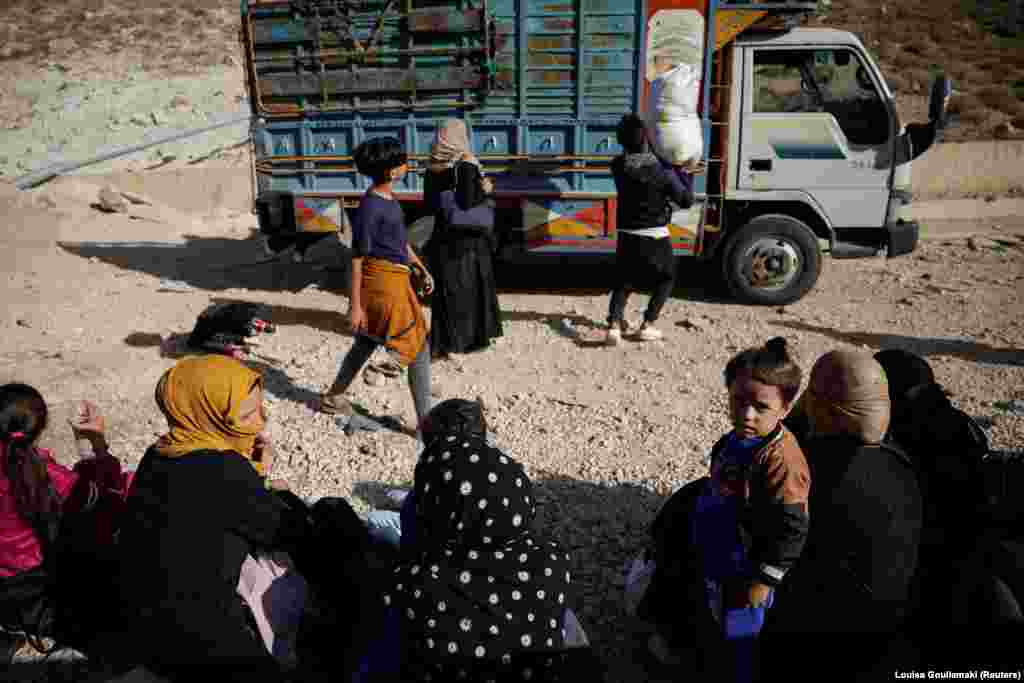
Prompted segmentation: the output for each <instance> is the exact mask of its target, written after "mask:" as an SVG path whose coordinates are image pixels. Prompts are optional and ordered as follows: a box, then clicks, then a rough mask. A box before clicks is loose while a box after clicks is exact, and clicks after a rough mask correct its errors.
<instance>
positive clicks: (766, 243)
mask: <svg viewBox="0 0 1024 683" xmlns="http://www.w3.org/2000/svg"><path fill="white" fill-rule="evenodd" d="M743 256H744V258H743V263H744V264H745V267H744V276H745V277H746V278H747V281H748V282H750V284H751V286H753V287H757V288H759V289H772V290H775V289H784V288H786V287H788V286H789V285H790V284H792V282H793V280H794V279H796V277H797V275H798V274H799V273H800V250H799V249H798V248H797V246H796V245H794V244H792V243H790V242H789V241H788V240H785V239H783V238H780V237H765V238H762V239H759V240H756V241H755V242H753V243H752V244H751V245H750V246H749V247H747V251H746V253H745V254H744V255H743Z"/></svg>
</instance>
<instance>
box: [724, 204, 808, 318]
mask: <svg viewBox="0 0 1024 683" xmlns="http://www.w3.org/2000/svg"><path fill="white" fill-rule="evenodd" d="M721 264H722V276H723V278H724V280H725V284H726V286H727V287H728V288H729V291H730V293H731V294H732V295H733V296H734V297H736V298H737V299H739V300H741V301H743V302H745V303H751V304H760V305H767V306H778V305H783V304H791V303H793V302H794V301H798V300H799V299H801V298H802V297H803V296H804V295H805V294H807V292H809V291H811V288H813V287H814V284H815V283H816V282H817V281H818V276H819V275H820V274H821V267H822V257H821V250H820V249H819V248H818V238H817V236H816V235H815V234H814V231H813V230H811V229H810V228H809V227H808V226H807V224H806V223H804V222H802V221H799V220H797V219H796V218H793V217H791V216H786V215H782V214H766V215H763V216H757V217H756V218H754V219H753V220H751V221H750V222H749V223H747V224H746V225H744V226H743V227H742V228H740V229H739V230H737V231H736V232H735V233H734V234H733V235H732V236H730V237H729V238H728V239H727V241H726V243H725V244H724V245H723V247H722V251H721Z"/></svg>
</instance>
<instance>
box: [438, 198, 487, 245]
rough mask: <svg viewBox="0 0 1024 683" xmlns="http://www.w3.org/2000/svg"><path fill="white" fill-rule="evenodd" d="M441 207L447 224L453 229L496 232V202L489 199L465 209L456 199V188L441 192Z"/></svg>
mask: <svg viewBox="0 0 1024 683" xmlns="http://www.w3.org/2000/svg"><path fill="white" fill-rule="evenodd" d="M440 207H441V215H442V216H443V217H444V222H445V224H446V225H447V226H448V227H449V228H450V229H452V230H461V231H466V232H480V233H484V234H488V235H489V234H491V233H492V232H494V203H493V202H492V201H491V200H489V199H485V200H484V201H482V202H480V203H479V204H477V205H476V206H471V207H470V208H468V209H463V208H460V207H459V203H458V202H457V201H455V190H445V191H444V192H442V193H441V197H440Z"/></svg>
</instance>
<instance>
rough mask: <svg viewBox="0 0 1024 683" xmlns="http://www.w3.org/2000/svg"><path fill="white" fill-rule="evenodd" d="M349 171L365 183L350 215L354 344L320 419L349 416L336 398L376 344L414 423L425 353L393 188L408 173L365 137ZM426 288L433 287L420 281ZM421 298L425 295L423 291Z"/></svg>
mask: <svg viewBox="0 0 1024 683" xmlns="http://www.w3.org/2000/svg"><path fill="white" fill-rule="evenodd" d="M353 157H354V159H355V163H356V168H357V169H358V170H359V172H360V173H362V174H363V175H366V176H369V177H370V178H371V180H372V181H373V185H372V186H371V187H370V189H369V190H367V192H366V194H365V195H364V196H363V199H362V200H361V201H360V202H359V208H358V209H356V211H355V214H354V215H353V217H352V286H351V291H350V293H349V296H350V300H349V303H350V306H349V324H350V326H351V328H352V332H353V334H354V335H355V342H354V343H353V344H352V348H351V349H349V352H348V354H346V356H345V359H344V361H343V362H342V364H341V369H340V370H339V371H338V375H337V377H336V378H335V380H334V383H333V384H332V385H331V387H330V388H329V389H328V390H327V392H325V394H324V395H323V397H322V398H321V402H320V409H321V411H322V412H326V413H343V414H349V415H351V413H352V407H351V405H350V404H349V402H348V401H347V400H346V399H345V397H344V394H345V392H346V391H348V389H349V387H350V386H351V384H352V380H353V379H355V376H356V375H357V374H359V371H360V370H361V369H362V368H363V366H364V365H365V364H366V362H367V361H368V360H369V359H370V356H371V355H373V352H374V351H375V350H376V349H377V347H378V346H381V345H383V346H385V347H387V349H388V351H389V353H391V355H392V356H393V357H394V358H395V359H396V361H397V362H399V364H401V365H408V367H409V389H410V391H411V393H412V398H413V404H414V405H415V408H416V422H417V433H418V428H419V422H420V421H421V420H422V419H423V418H424V416H426V414H427V412H429V411H430V405H431V401H430V349H429V348H428V344H427V343H426V339H427V325H426V319H425V317H424V315H423V311H422V309H421V307H420V304H419V302H418V300H417V299H416V296H415V293H414V292H413V291H412V285H411V283H410V279H409V274H410V269H409V266H410V264H415V265H417V266H419V267H420V268H422V269H423V271H424V272H426V271H427V269H426V268H425V267H424V266H423V263H422V262H421V261H420V259H419V257H418V256H417V255H416V252H414V251H413V250H412V247H410V246H409V239H408V230H407V229H406V226H405V216H404V214H403V213H402V206H401V204H399V203H398V200H397V199H395V195H394V183H395V182H396V181H397V180H399V179H400V178H401V177H402V176H403V175H405V174H406V172H407V171H408V170H409V167H408V164H407V158H406V154H405V151H404V150H403V149H402V146H401V143H399V141H398V140H396V139H394V138H371V139H369V140H367V141H365V142H364V143H363V144H361V145H359V147H358V148H357V149H356V150H355V153H354V154H353ZM427 289H428V290H432V289H433V283H432V281H431V280H430V277H429V275H428V276H427ZM428 293H429V291H428Z"/></svg>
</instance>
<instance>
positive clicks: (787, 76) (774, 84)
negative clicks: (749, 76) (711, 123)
mask: <svg viewBox="0 0 1024 683" xmlns="http://www.w3.org/2000/svg"><path fill="white" fill-rule="evenodd" d="M754 93H755V95H754V112H755V113H820V112H827V113H829V114H832V115H833V116H834V117H835V119H836V121H837V122H838V124H839V127H840V128H841V129H842V131H843V133H844V134H845V135H846V138H847V141H848V142H849V144H851V145H854V146H874V145H881V144H884V143H885V142H886V141H887V140H888V139H889V137H890V135H891V134H892V133H893V131H892V127H891V121H890V117H889V111H888V108H887V107H886V105H885V101H884V100H883V99H882V97H881V96H880V95H879V92H878V88H877V87H876V86H875V84H874V82H873V81H872V79H871V76H870V73H869V71H868V68H867V66H866V65H865V64H864V63H863V62H862V61H861V59H860V57H859V56H858V55H857V54H856V53H854V52H853V51H852V50H847V49H818V50H814V49H810V48H808V49H793V50H767V49H762V50H757V51H755V53H754Z"/></svg>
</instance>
